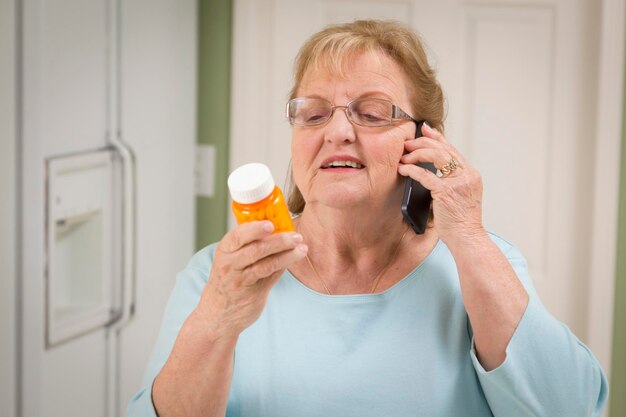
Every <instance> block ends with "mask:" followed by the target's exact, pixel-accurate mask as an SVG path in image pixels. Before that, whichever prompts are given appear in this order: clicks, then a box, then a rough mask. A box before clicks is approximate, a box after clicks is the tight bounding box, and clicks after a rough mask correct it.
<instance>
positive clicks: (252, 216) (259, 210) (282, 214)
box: [228, 163, 295, 233]
mask: <svg viewBox="0 0 626 417" xmlns="http://www.w3.org/2000/svg"><path fill="white" fill-rule="evenodd" d="M228 189H229V190H230V195H231V197H232V198H233V204H232V208H233V213H234V214H235V218H236V219H237V223H239V224H241V223H246V222H250V221H254V220H269V221H271V222H272V223H274V233H278V232H290V231H294V230H295V229H294V227H293V223H292V222H291V215H290V214H289V209H287V204H286V203H285V198H284V197H283V193H282V191H280V188H278V186H276V185H275V184H274V178H272V173H271V172H270V169H269V168H268V167H267V166H266V165H263V164H259V163H251V164H246V165H242V166H240V167H239V168H237V169H236V170H234V171H233V172H232V173H231V174H230V175H229V177H228Z"/></svg>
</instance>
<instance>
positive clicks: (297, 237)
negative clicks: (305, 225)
mask: <svg viewBox="0 0 626 417" xmlns="http://www.w3.org/2000/svg"><path fill="white" fill-rule="evenodd" d="M293 240H294V242H296V243H300V242H302V235H301V234H300V233H294V234H293Z"/></svg>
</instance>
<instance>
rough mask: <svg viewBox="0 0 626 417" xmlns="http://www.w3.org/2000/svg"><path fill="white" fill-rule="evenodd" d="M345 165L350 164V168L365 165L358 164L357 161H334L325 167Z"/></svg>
mask: <svg viewBox="0 0 626 417" xmlns="http://www.w3.org/2000/svg"><path fill="white" fill-rule="evenodd" d="M345 166H348V167H350V168H363V165H361V164H358V163H356V162H352V161H333V162H331V163H330V164H328V165H326V166H325V167H324V168H331V167H345Z"/></svg>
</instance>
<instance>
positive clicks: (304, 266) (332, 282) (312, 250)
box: [294, 205, 432, 294]
mask: <svg viewBox="0 0 626 417" xmlns="http://www.w3.org/2000/svg"><path fill="white" fill-rule="evenodd" d="M387 212H390V211H389V210H387ZM379 214H380V213H379ZM322 219H323V221H322ZM296 226H297V229H298V232H299V233H301V234H302V235H303V236H304V240H305V242H306V243H307V245H308V246H309V255H308V256H309V260H308V261H305V260H303V261H302V262H300V263H299V265H298V266H297V267H296V268H294V270H295V271H296V273H297V274H298V276H300V277H301V280H302V281H303V282H305V284H307V285H309V286H310V287H311V288H314V289H316V290H318V291H319V292H330V293H332V294H357V293H369V292H372V289H375V290H376V291H381V290H382V289H384V288H385V287H388V286H389V282H391V283H392V284H393V282H394V280H396V281H397V279H400V278H402V277H403V276H404V275H406V273H408V272H409V271H410V270H411V269H413V268H414V267H415V266H416V265H417V263H415V264H413V263H414V262H413V259H417V260H421V257H419V256H408V257H407V256H406V255H407V254H408V255H411V253H413V254H416V253H418V252H419V249H418V243H419V241H423V240H424V238H425V236H426V235H422V236H418V235H416V234H415V233H413V231H412V230H410V228H409V226H408V224H406V223H405V222H404V221H403V218H402V214H401V213H400V210H399V209H398V210H397V213H394V214H393V215H387V216H384V215H382V214H380V215H376V213H372V212H371V211H370V212H368V213H358V212H357V210H339V209H329V208H319V207H316V206H308V205H307V207H306V208H305V210H304V212H303V213H302V215H301V216H299V217H298V218H297V219H296ZM420 247H423V245H420ZM431 248H432V247H431ZM407 259H409V261H408V262H407ZM309 262H310V263H309ZM304 277H306V279H305V278H304ZM320 281H321V282H320Z"/></svg>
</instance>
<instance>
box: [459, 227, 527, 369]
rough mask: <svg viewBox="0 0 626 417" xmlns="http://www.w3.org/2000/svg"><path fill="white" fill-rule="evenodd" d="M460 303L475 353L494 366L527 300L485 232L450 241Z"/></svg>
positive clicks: (499, 361)
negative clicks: (472, 333) (469, 327)
mask: <svg viewBox="0 0 626 417" xmlns="http://www.w3.org/2000/svg"><path fill="white" fill-rule="evenodd" d="M450 250H451V252H452V255H453V257H454V259H455V261H456V265H457V269H458V272H459V279H460V284H461V293H462V296H463V303H464V305H465V309H466V311H467V314H468V316H469V320H470V323H471V326H472V330H473V332H474V343H475V346H476V352H477V356H478V358H479V360H480V362H481V364H482V365H483V367H484V368H485V370H491V369H495V368H497V367H498V366H499V365H500V364H502V362H503V361H504V359H505V358H506V347H507V345H508V343H509V341H510V340H511V337H512V336H513V333H514V332H515V329H516V328H517V325H518V323H519V322H520V320H521V318H522V316H523V314H524V311H525V309H526V306H527V304H528V294H527V293H526V290H525V289H524V287H523V285H522V283H521V282H520V280H519V279H518V277H517V276H516V274H515V271H514V270H513V268H512V267H511V265H510V264H509V261H508V260H507V259H506V257H505V256H504V254H503V253H502V252H501V251H500V249H499V248H498V246H497V245H496V244H495V243H494V242H493V241H492V240H491V238H490V237H489V235H488V234H487V233H477V234H476V235H474V236H471V237H468V238H466V239H464V240H463V241H462V242H458V243H455V244H452V245H450Z"/></svg>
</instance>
